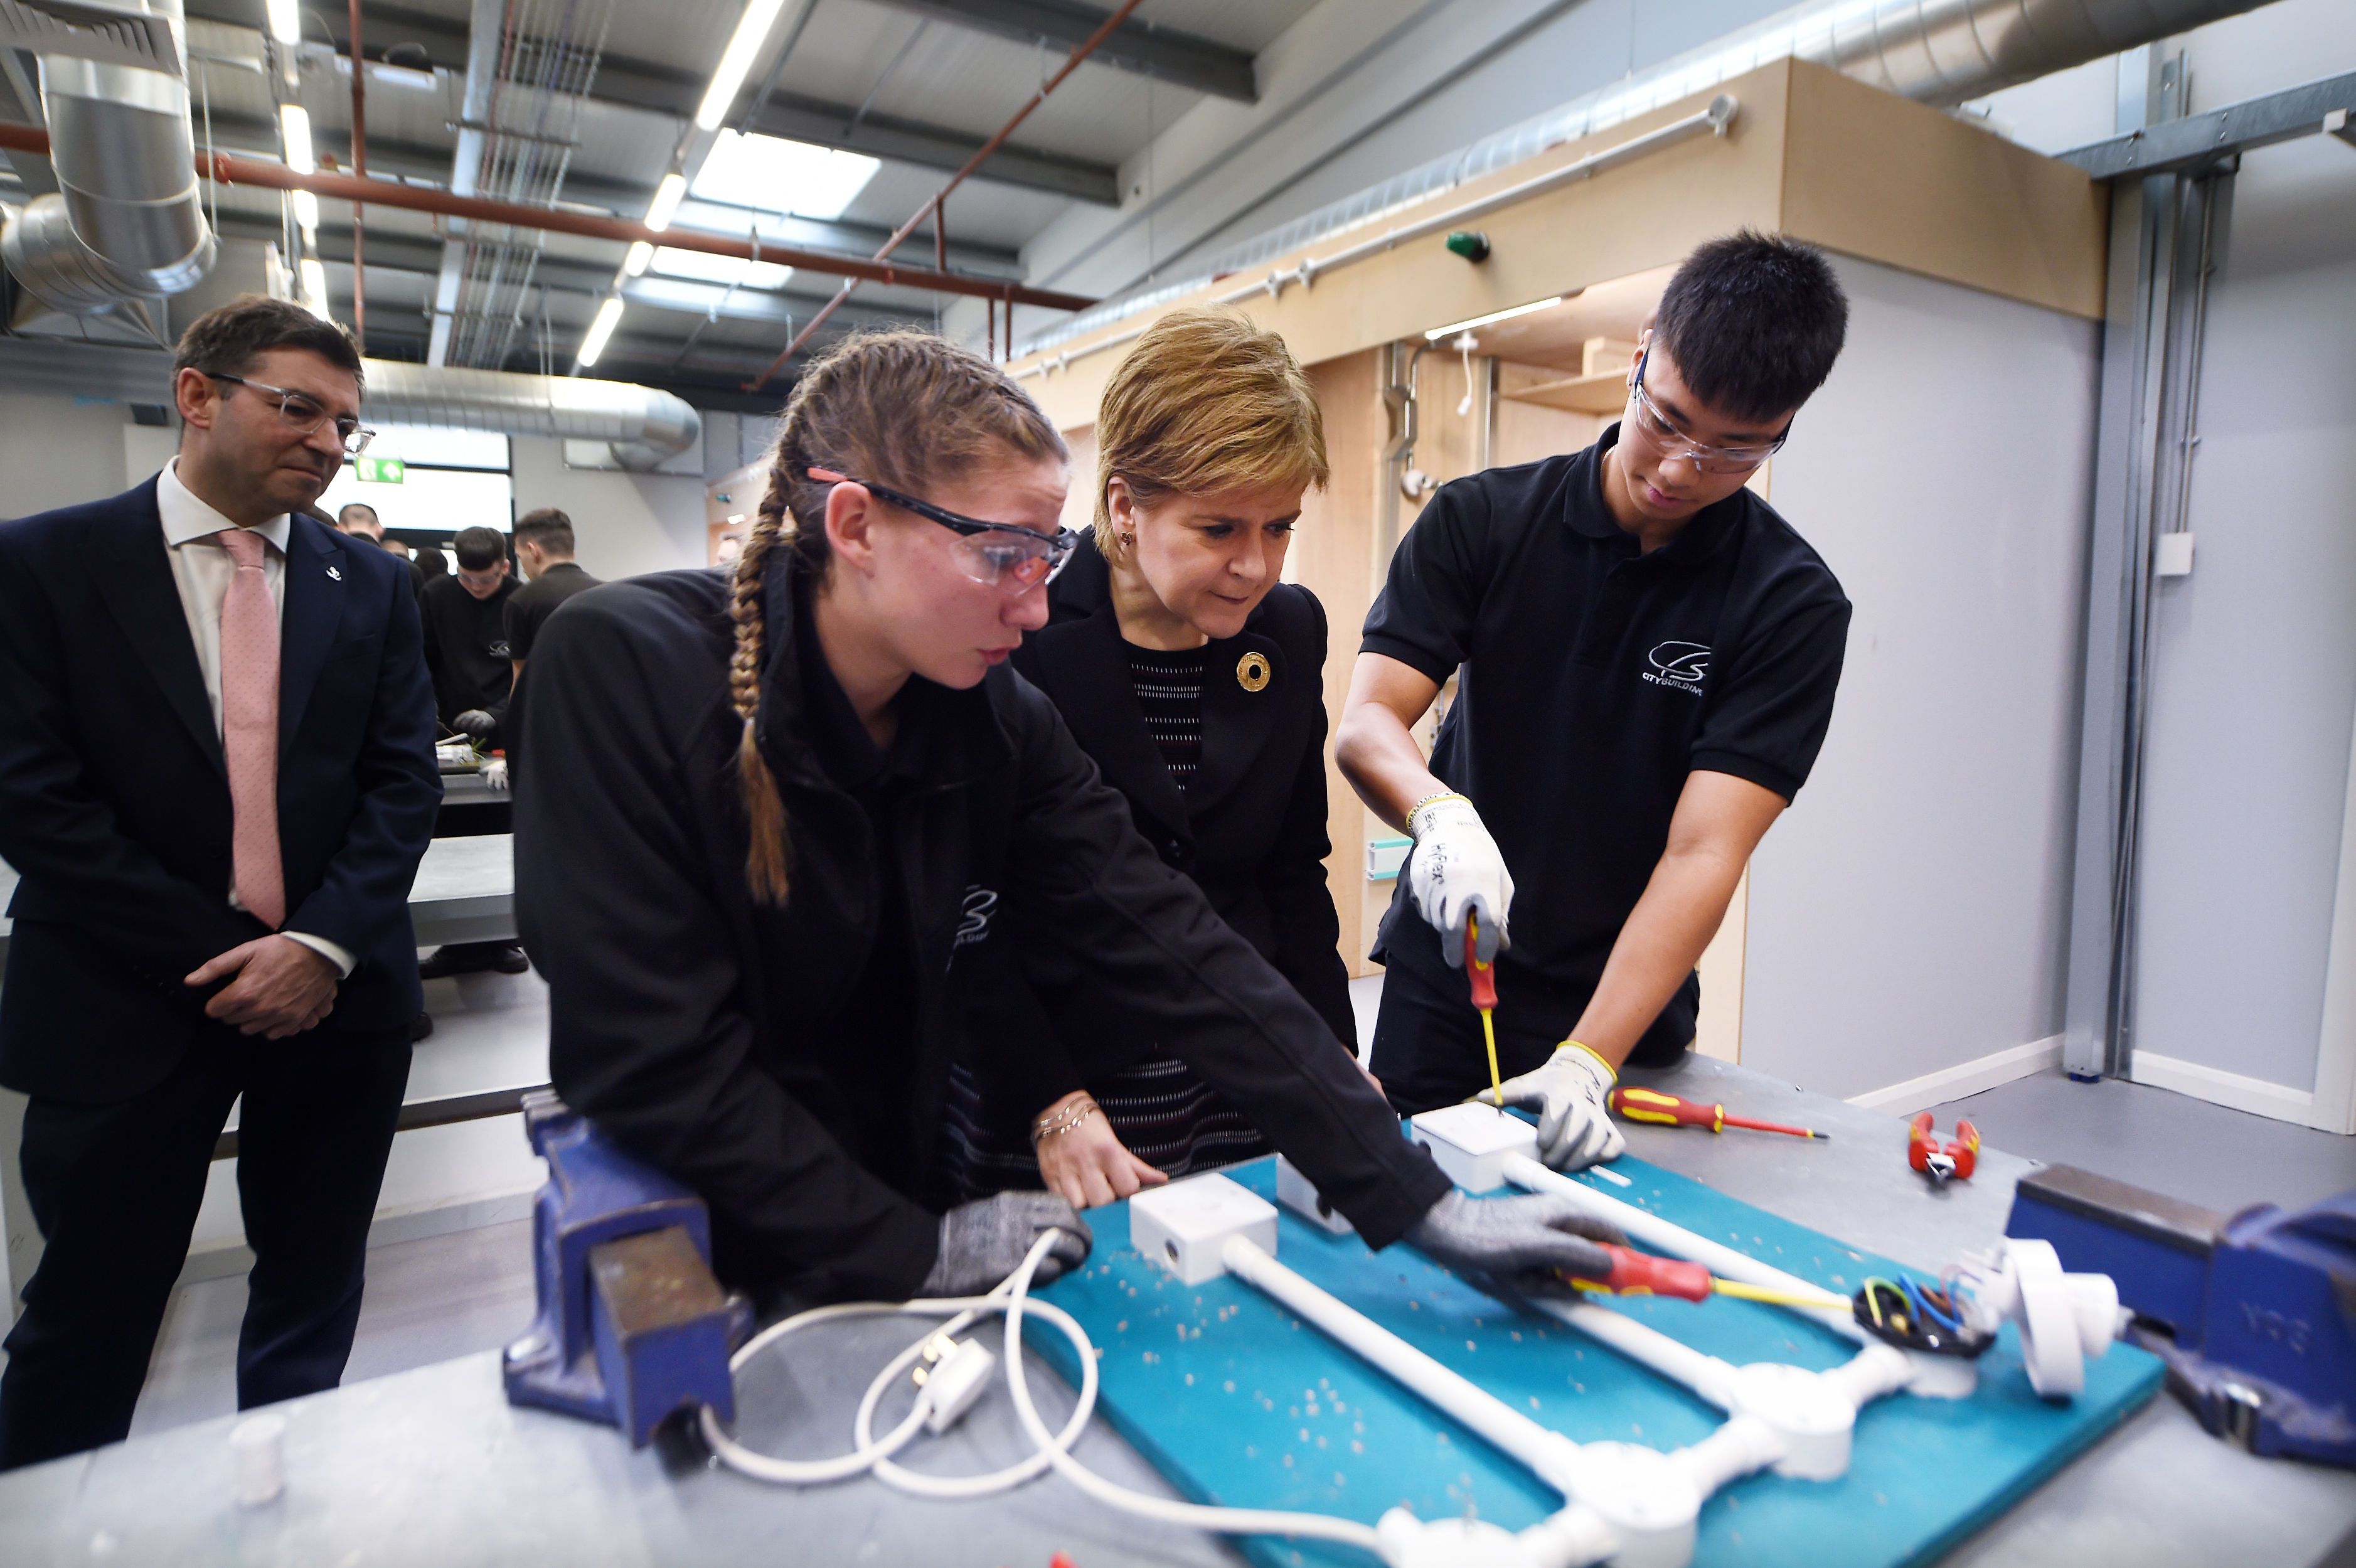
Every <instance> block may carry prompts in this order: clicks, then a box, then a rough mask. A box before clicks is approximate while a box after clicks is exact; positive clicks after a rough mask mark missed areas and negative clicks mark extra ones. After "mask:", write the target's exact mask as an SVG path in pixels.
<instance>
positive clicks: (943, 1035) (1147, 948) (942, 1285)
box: [516, 333, 1608, 1303]
mask: <svg viewBox="0 0 2356 1568" xmlns="http://www.w3.org/2000/svg"><path fill="white" fill-rule="evenodd" d="M1065 482H1066V480H1065V453H1064V446H1063V443H1062V441H1061V440H1060V439H1059V438H1058V437H1057V436H1056V435H1055V430H1054V428H1053V427H1052V426H1051V425H1049V424H1048V423H1047V422H1046V420H1045V419H1044V416H1042V415H1041V413H1039V411H1038V409H1037V408H1036V407H1035V406H1034V405H1033V403H1031V402H1030V400H1029V399H1028V398H1027V397H1025V396H1024V395H1023V392H1022V390H1021V388H1020V387H1018V386H1017V385H1016V384H1015V383H1014V382H1013V381H1012V380H1010V379H1009V378H1008V377H1006V376H1005V375H1004V374H1003V373H1002V372H1001V371H999V370H998V369H997V368H996V367H995V366H993V365H991V364H990V363H988V362H987V361H985V360H981V359H980V358H978V357H977V356H975V355H973V354H971V353H969V352H968V351H967V350H965V349H959V348H957V347H954V346H952V345H950V344H948V343H947V342H944V341H942V340H940V339H939V338H933V337H929V336H926V335H923V334H916V333H894V334H887V335H883V336H870V337H858V338H850V339H847V340H846V341H844V342H843V343H842V344H841V345H840V346H838V347H837V348H835V349H831V350H830V351H829V352H828V353H827V354H826V355H825V356H824V357H822V358H821V359H820V360H818V361H817V362H816V363H814V364H812V365H810V366H809V368H808V369H807V370H805V371H803V372H802V376H801V380H800V381H799V382H798V385H797V386H796V388H795V391H794V393H793V396H792V399H791V401H790V402H788V403H787V407H786V413H785V419H784V422H783V424H782V427H781V429H780V432H779V435H778V439H777V445H776V451H775V453H774V456H773V461H772V467H771V471H770V480H769V490H768V494H767V497H766V499H765V500H764V502H763V504H762V507H761V511H760V519H759V522H758V524H757V526H756V527H755V528H754V530H753V531H752V532H751V534H750V535H749V536H748V537H747V538H746V540H745V542H744V555H743V558H742V560H741V562H740V563H739V564H738V566H737V568H736V571H735V574H734V581H733V582H732V581H731V580H730V578H729V576H728V575H725V574H724V573H723V572H721V571H719V570H716V569H715V570H707V571H694V572H674V573H665V574H659V575H653V576H648V577H640V578H636V579H633V580H631V581H628V582H622V583H615V584H609V585H605V586H604V587H599V588H593V589H591V590H590V591H589V592H587V593H585V594H583V595H581V596H578V597H577V598H575V599H573V601H572V602H571V603H570V604H569V605H568V606H567V607H566V608H565V612H564V614H562V615H561V616H558V617H557V618H554V619H552V621H550V622H549V624H548V628H547V629H546V631H545V632H544V633H543V634H542V636H541V641H540V642H539V643H538V644H537V645H536V646H535V648H534V650H533V652H532V665H531V669H532V678H531V683H530V697H529V702H528V703H527V704H526V711H525V713H524V714H522V715H521V719H520V723H521V726H522V734H523V736H524V744H525V746H526V747H527V748H528V749H529V750H530V753H531V756H532V758H533V762H534V766H533V767H532V768H530V770H528V771H527V772H526V773H525V774H524V775H523V776H522V779H521V781H520V788H519V793H518V798H517V801H516V830H517V832H516V891H517V906H518V915H519V919H520V921H521V925H522V933H523V939H524V940H525V942H526V943H528V944H529V945H530V949H531V953H532V958H533V961H534V962H535V964H536V965H537V966H538V967H539V968H540V969H541V971H542V972H543V973H544V974H545V975H546V976H547V978H548V982H549V986H550V1010H551V1018H550V1025H551V1026H550V1038H549V1056H550V1069H551V1072H552V1076H553V1078H554V1079H555V1084H556V1087H557V1089H558V1090H560V1091H561V1092H562V1095H563V1096H564V1098H565V1099H566V1100H567V1101H569V1102H570V1103H571V1104H572V1105H573V1108H574V1109H576V1110H578V1111H580V1112H584V1113H585V1114H586V1115H588V1116H589V1117H590V1118H591V1119H592V1120H594V1122H596V1123H597V1125H598V1126H600V1127H601V1128H603V1129H604V1130H605V1133H607V1134H608V1135H609V1136H611V1137H613V1138H614V1139H615V1140H616V1142H618V1143H620V1144H622V1145H623V1146H625V1147H626V1148H628V1149H629V1150H631V1151H633V1152H634V1153H635V1154H637V1155H638V1156H639V1157H640V1158H642V1159H644V1160H646V1161H647V1162H648V1164H650V1165H654V1166H655V1167H657V1168H658V1169H660V1170H663V1171H665V1172H667V1173H669V1175H670V1176H674V1177H675V1178H677V1179H679V1180H680V1181H682V1182H684V1183H685V1184H686V1185H688V1186H689V1187H692V1188H693V1189H694V1190H696V1191H697V1192H698V1193H700V1194H701V1195H702V1197H703V1198H704V1199H705V1201H706V1202H707V1203H708V1205H709V1206H710V1208H711V1214H712V1243H713V1253H714V1257H713V1262H714V1264H715V1266H716V1268H717V1270H718V1272H719V1273H720V1274H721V1276H722V1278H723V1280H726V1281H728V1282H729V1283H732V1284H734V1285H740V1286H744V1287H746V1288H749V1289H751V1290H752V1291H753V1292H755V1294H756V1296H758V1297H760V1298H763V1299H765V1300H766V1301H769V1302H771V1303H779V1302H785V1301H804V1302H807V1301H826V1300H839V1299H844V1298H853V1297H857V1298H876V1297H881V1298H894V1299H896V1298H899V1297H902V1296H906V1295H909V1294H917V1293H922V1294H966V1293H969V1292H972V1291H976V1290H981V1289H987V1288H989V1287H990V1286H991V1285H992V1284H995V1283H997V1282H998V1281H999V1280H1000V1279H1001V1277H1002V1276H1004V1275H1005V1274H1006V1273H1010V1272H1011V1271H1012V1269H1013V1268H1014V1266H1015V1265H1016V1264H1017V1263H1018V1262H1020V1261H1021V1260H1022V1258H1023V1254H1024V1253H1025V1251H1027V1250H1028V1249H1029V1248H1030V1247H1031V1245H1032V1244H1033V1242H1034V1240H1037V1239H1038V1238H1039V1237H1040V1236H1042V1235H1043V1234H1044V1232H1045V1231H1047V1230H1049V1229H1051V1228H1052V1229H1055V1230H1060V1231H1062V1232H1063V1240H1062V1242H1061V1244H1060V1245H1059V1246H1058V1247H1057V1248H1056V1249H1055V1252H1054V1253H1053V1254H1052V1262H1053V1265H1054V1267H1052V1268H1051V1269H1050V1270H1049V1271H1047V1272H1059V1270H1060V1268H1062V1267H1068V1266H1070V1265H1072V1264H1073V1263H1076V1262H1077V1261H1078V1260H1079V1259H1080V1258H1081V1257H1083V1256H1085V1254H1086V1250H1087V1245H1088V1234H1087V1229H1086V1227H1085V1226H1083V1225H1082V1224H1081V1222H1080V1220H1079V1219H1078V1217H1077V1215H1076V1213H1075V1212H1074V1210H1073V1208H1072V1206H1071V1205H1070V1204H1068V1203H1066V1201H1065V1200H1063V1199H1062V1198H1060V1197H1055V1196H1054V1195H1052V1194H1047V1193H1039V1192H1029V1193H1011V1192H1010V1193H1001V1194H1000V1195H998V1196H997V1197H991V1198H989V1199H986V1200H983V1201H980V1202H975V1203H969V1204H965V1205H961V1206H957V1207H948V1206H947V1205H946V1204H945V1203H944V1202H943V1200H942V1196H941V1192H940V1188H941V1185H942V1183H941V1180H940V1177H941V1174H942V1173H941V1162H940V1158H939V1151H940V1148H941V1145H942V1144H943V1142H944V1140H943V1139H942V1138H941V1136H940V1128H941V1126H942V1107H943V1102H944V1100H945V1098H946V1096H947V1093H948V1077H949V1068H950V1063H951V1058H952V1055H953V1052H954V1047H955V1042H956V1040H957V1038H958V1033H959V1030H960V1028H961V1025H962V1019H963V1016H964V1015H965V1014H966V1013H967V1012H968V1011H969V1009H971V1008H973V1007H975V1006H977V1005H987V1004H989V1003H990V1000H991V993H993V992H994V991H1002V990H1004V989H1005V988H1007V987H1010V986H1020V987H1022V988H1023V989H1024V990H1025V991H1027V993H1029V994H1031V995H1032V996H1033V997H1034V998H1036V999H1037V1000H1038V1002H1039V1004H1040V1006H1041V1007H1042V1009H1043V1011H1044V1015H1045V1016H1046V1017H1047V1018H1048V1019H1049V1020H1050V1021H1051V1022H1052V1023H1053V1025H1054V1026H1055V1029H1056V1031H1057V1038H1058V1039H1060V1040H1061V1041H1062V1042H1063V1044H1064V1047H1065V1048H1066V1050H1068V1051H1070V1052H1071V1053H1072V1056H1073V1059H1074V1060H1075V1062H1076V1064H1077V1065H1078V1067H1079V1068H1080V1069H1081V1070H1082V1071H1083V1072H1085V1073H1088V1074H1098V1073H1102V1072H1105V1071H1108V1070H1110V1069H1114V1068H1117V1067H1119V1066H1120V1065H1122V1062H1123V1059H1124V1057H1123V1053H1124V1052H1125V1051H1127V1050H1129V1049H1130V1048H1133V1047H1130V1045H1129V1042H1131V1041H1135V1040H1138V1039H1151V1040H1156V1041H1158V1042H1160V1043H1161V1044H1162V1046H1164V1047H1167V1048H1168V1049H1169V1050H1171V1051H1172V1052H1173V1053H1174V1054H1175V1055H1176V1056H1177V1057H1178V1058H1180V1059H1181V1060H1183V1061H1184V1062H1186V1063H1187V1065H1188V1066H1190V1067H1191V1068H1193V1069H1194V1070H1195V1071H1196V1072H1198V1073H1200V1074H1201V1075H1202V1076H1203V1078H1204V1079H1205V1081H1207V1082H1208V1083H1210V1084H1211V1085H1212V1086H1213V1087H1214V1088H1215V1089H1217V1090H1219V1091H1220V1092H1221V1093H1223V1094H1226V1096H1228V1097H1229V1098H1230V1099H1232V1100H1234V1101H1237V1102H1238V1103H1241V1104H1248V1105H1250V1106H1251V1107H1252V1108H1253V1114H1254V1116H1255V1118H1256V1119H1257V1120H1258V1123H1259V1125H1260V1126H1261V1127H1262V1128H1263V1129H1264V1130H1265V1131H1266V1132H1267V1133H1268V1135H1269V1141H1270V1142H1272V1143H1273V1144H1276V1145H1277V1146H1278V1147H1279V1148H1281V1149H1283V1150H1284V1151H1285V1152H1286V1153H1287V1154H1289V1155H1291V1157H1292V1158H1293V1159H1294V1160H1296V1161H1297V1162H1299V1164H1300V1165H1301V1168H1302V1169H1303V1170H1304V1171H1306V1172H1307V1173H1308V1174H1309V1176H1311V1178H1312V1180H1314V1181H1316V1182H1317V1183H1318V1185H1319V1186H1320V1187H1321V1188H1322V1189H1323V1192H1324V1193H1325V1194H1326V1196H1327V1197H1330V1198H1331V1199H1332V1200H1333V1203H1334V1204H1335V1205H1336V1206H1337V1207H1338V1208H1340V1209H1341V1210H1342V1212H1344V1214H1346V1215H1348V1216H1349V1217H1350V1218H1351V1219H1353V1220H1354V1221H1355V1223H1356V1224H1357V1226H1358V1229H1359V1230H1360V1232H1361V1233H1362V1234H1363V1235H1364V1236H1365V1239H1366V1240H1368V1241H1369V1242H1370V1243H1372V1244H1375V1245H1377V1246H1379V1245H1383V1244H1387V1243H1388V1242H1390V1241H1392V1240H1398V1239H1399V1238H1401V1237H1408V1238H1410V1239H1411V1240H1413V1241H1414V1242H1415V1243H1416V1245H1418V1246H1419V1247H1420V1248H1422V1249H1423V1250H1425V1251H1429V1252H1431V1253H1433V1254H1434V1255H1436V1256H1438V1257H1440V1259H1442V1260H1443V1261H1445V1262H1449V1263H1451V1265H1453V1266H1457V1267H1461V1268H1462V1269H1465V1270H1466V1271H1468V1272H1470V1273H1472V1274H1474V1275H1475V1276H1476V1277H1478V1276H1480V1275H1483V1274H1487V1275H1497V1276H1502V1275H1505V1274H1513V1275H1515V1276H1517V1277H1516V1279H1515V1282H1514V1283H1516V1284H1519V1283H1523V1278H1522V1277H1523V1276H1527V1277H1535V1276H1534V1275H1529V1274H1528V1271H1530V1270H1533V1269H1544V1268H1549V1267H1551V1268H1568V1269H1570V1270H1573V1271H1574V1272H1591V1271H1593V1270H1596V1269H1599V1268H1604V1267H1608V1262H1607V1260H1605V1259H1604V1258H1603V1257H1602V1256H1601V1253H1600V1252H1599V1251H1598V1250H1597V1249H1596V1248H1595V1247H1594V1245H1593V1243H1592V1242H1591V1241H1590V1240H1586V1239H1585V1237H1584V1234H1583V1233H1580V1227H1579V1224H1578V1222H1577V1220H1576V1219H1575V1217H1574V1216H1573V1214H1572V1212H1571V1211H1570V1210H1569V1208H1568V1206H1567V1205H1564V1204H1562V1203H1561V1202H1560V1200H1558V1199H1541V1198H1536V1197H1528V1198H1520V1199H1508V1200H1491V1201H1488V1202H1481V1203H1476V1202H1472V1201H1470V1200H1467V1199H1465V1198H1464V1197H1462V1195H1461V1194H1458V1193H1456V1192H1454V1191H1453V1189H1451V1187H1449V1184H1448V1181H1447V1178H1446V1177H1444V1176H1441V1175H1440V1172H1439V1170H1438V1169H1437V1167H1435V1166H1433V1165H1431V1164H1430V1162H1429V1160H1427V1159H1426V1158H1425V1157H1424V1155H1422V1154H1421V1152H1420V1151H1419V1150H1417V1149H1415V1148H1414V1147H1412V1146H1411V1145H1409V1144H1408V1143H1407V1142H1406V1141H1405V1140H1403V1139H1402V1138H1401V1137H1400V1136H1399V1134H1398V1123H1397V1122H1396V1121H1395V1120H1394V1119H1393V1118H1392V1115H1391V1112H1390V1111H1389V1108H1388V1106H1387V1104H1386V1103H1385V1102H1384V1101H1383V1098H1382V1096H1381V1095H1380V1094H1378V1093H1376V1090H1374V1089H1373V1087H1372V1086H1370V1085H1369V1084H1368V1083H1367V1082H1366V1080H1365V1079H1364V1078H1363V1077H1361V1076H1360V1075H1359V1073H1358V1071H1357V1069H1355V1067H1354V1066H1353V1065H1352V1064H1351V1062H1350V1060H1349V1059H1348V1058H1347V1057H1346V1056H1345V1055H1344V1053H1343V1052H1342V1051H1341V1050H1339V1049H1337V1048H1336V1047H1335V1045H1334V1041H1333V1030H1332V1029H1331V1027H1330V1026H1328V1025H1327V1024H1326V1022H1325V1021H1324V1020H1323V1018H1321V1017H1319V1016H1318V1015H1317V1013H1316V1012H1315V1010H1314V1009H1312V1008H1311V1007H1310V1006H1309V1005H1308V1004H1306V1003H1304V1002H1303V1001H1301V997H1300V996H1299V994H1298V993H1296V992H1295V991H1294V990H1293V988H1292V987H1291V986H1290V985H1289V984H1287V983H1285V981H1284V979H1283V978H1282V977H1281V976H1280V975H1279V974H1278V973H1277V972H1275V971H1274V970H1272V969H1270V968H1269V965H1268V964H1267V962H1266V961H1264V960H1263V959H1261V957H1260V956H1259V955H1258V953H1257V952H1255V951H1253V950H1252V948H1251V946H1250V944H1248V942H1246V941H1245V940H1243V939H1241V938H1240V937H1237V935H1236V934H1235V933H1234V932H1233V931H1231V930H1229V929H1227V927H1226V925H1225V924H1223V923H1222V922H1221V921H1220V920H1219V919H1218V918H1217V917H1216V916H1215V914H1213V913H1212V910H1211V908H1210V906H1209V904H1208V903H1207V902H1206V901H1205V898H1204V897H1203V895H1202V893H1201V892H1200V891H1199V890H1198V889H1197V888H1196V887H1195V886H1194V884H1193V883H1191V882H1189V881H1188V880H1187V879H1186V878H1185V877H1183V876H1182V875H1178V874H1177V873H1176V872H1174V871H1172V870H1171V869H1170V868H1169V867H1167V866H1166V865H1163V864H1162V861H1161V860H1160V858H1159V857H1157V856H1156V855H1155V854H1154V853H1153V851H1152V849H1151V847H1150V846H1149V845H1148V844H1147V843H1145V841H1144V840H1143V839H1142V838H1141V837H1140V836H1139V835H1138V832H1137V831H1136V829H1135V828H1134V827H1133V826H1131V824H1130V813H1129V808H1128V805H1127V804H1126V802H1124V801H1123V800H1122V799H1121V797H1120V796H1119V794H1118V793H1117V792H1115V791H1114V790H1113V789H1109V788H1108V787H1107V786H1106V785H1105V784H1104V783H1103V782H1101V781H1100V780H1099V779H1098V775H1097V770H1096V768H1095V767H1094V765H1093V764H1091V763H1090V762H1089V761H1088V759H1087V756H1086V755H1085V754H1084V753H1082V752H1081V751H1080V749H1079V748H1078V747H1077V746H1075V745H1074V744H1073V741H1072V738H1071V736H1070V734H1069V732H1068V731H1066V729H1065V727H1064V725H1063V724H1062V722H1061V721H1060V720H1059V719H1057V717H1056V716H1055V708H1054V706H1053V705H1052V704H1051V703H1049V702H1048V701H1047V699H1046V698H1045V697H1044V696H1043V695H1041V694H1040V693H1039V692H1038V691H1037V690H1036V689H1035V688H1034V687H1033V686H1031V685H1030V684H1029V683H1028V682H1024V681H1023V680H1022V679H1020V678H1019V677H1017V676H1016V675H1015V674H1014V672H1013V671H1011V670H1009V669H1007V668H1005V661H1006V658H1007V656H1008V655H1009V654H1010V653H1011V652H1012V651H1013V650H1014V649H1015V648H1016V647H1017V646H1018V645H1019V644H1020V643H1021V641H1022V639H1023V633H1024V632H1025V631H1028V630H1031V629H1033V628H1037V627H1039V626H1041V625H1043V624H1044V622H1045V621H1046V618H1047V579H1048V577H1049V576H1050V575H1052V573H1053V571H1054V569H1055V566H1056V564H1058V563H1059V562H1060V561H1061V560H1062V558H1063V557H1064V556H1065V555H1066V554H1067V553H1068V552H1069V549H1070V546H1071V542H1072V536H1070V535H1068V534H1066V533H1064V532H1062V531H1061V530H1060V529H1059V528H1058V527H1057V518H1058V516H1059V514H1060V512H1061V510H1062V506H1063V500H1064V489H1065ZM1092 1021H1093V1023H1092ZM1098 1025H1103V1026H1098ZM1017 1048H1019V1047H1017ZM944 1209H946V1212H944Z"/></svg>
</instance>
